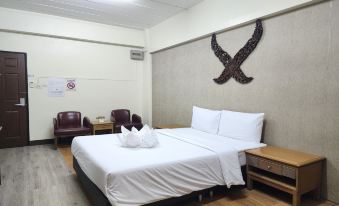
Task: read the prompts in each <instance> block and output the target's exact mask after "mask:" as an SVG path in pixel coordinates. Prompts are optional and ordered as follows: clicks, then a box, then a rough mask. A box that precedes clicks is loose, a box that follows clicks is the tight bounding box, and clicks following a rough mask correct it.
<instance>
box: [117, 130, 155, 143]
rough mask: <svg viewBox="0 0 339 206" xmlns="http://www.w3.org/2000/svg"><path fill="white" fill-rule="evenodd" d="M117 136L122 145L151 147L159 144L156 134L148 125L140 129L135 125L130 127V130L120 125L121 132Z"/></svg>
mask: <svg viewBox="0 0 339 206" xmlns="http://www.w3.org/2000/svg"><path fill="white" fill-rule="evenodd" d="M118 137H119V140H120V142H121V146H123V147H133V148H135V147H142V148H152V147H155V146H157V145H158V144H159V141H158V138H157V134H156V133H155V132H154V130H153V129H150V128H149V126H148V125H145V126H144V127H143V128H142V129H141V130H140V131H138V130H137V129H136V128H135V127H133V128H132V131H129V130H128V129H126V128H125V127H124V126H121V134H119V135H118Z"/></svg>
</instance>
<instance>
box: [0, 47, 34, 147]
mask: <svg viewBox="0 0 339 206" xmlns="http://www.w3.org/2000/svg"><path fill="white" fill-rule="evenodd" d="M26 79H27V78H26V54H22V53H14V52H2V51H0V148H5V147H20V146H25V145H27V143H28V112H27V108H28V106H27V83H26Z"/></svg>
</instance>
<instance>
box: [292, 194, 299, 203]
mask: <svg viewBox="0 0 339 206" xmlns="http://www.w3.org/2000/svg"><path fill="white" fill-rule="evenodd" d="M292 205H293V206H300V194H298V193H295V194H293V204H292Z"/></svg>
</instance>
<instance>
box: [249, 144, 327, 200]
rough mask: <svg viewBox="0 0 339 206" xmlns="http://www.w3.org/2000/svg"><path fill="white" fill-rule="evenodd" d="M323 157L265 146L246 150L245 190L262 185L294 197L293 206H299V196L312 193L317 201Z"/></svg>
mask: <svg viewBox="0 0 339 206" xmlns="http://www.w3.org/2000/svg"><path fill="white" fill-rule="evenodd" d="M324 160H325V158H324V157H321V156H317V155H313V154H307V153H303V152H299V151H295V150H290V149H285V148H281V147H273V146H267V147H263V148H259V149H253V150H247V151H246V161H247V188H248V189H249V190H251V189H252V188H253V181H257V182H261V183H263V184H266V185H269V186H271V187H274V188H276V189H279V190H282V191H284V192H287V193H290V194H292V195H293V204H292V205H293V206H300V204H301V203H300V196H301V195H303V194H305V193H307V192H310V191H313V194H314V195H315V197H316V199H320V188H321V178H322V170H323V165H324Z"/></svg>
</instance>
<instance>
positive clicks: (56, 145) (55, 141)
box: [54, 136, 58, 150]
mask: <svg viewBox="0 0 339 206" xmlns="http://www.w3.org/2000/svg"><path fill="white" fill-rule="evenodd" d="M54 146H55V149H56V150H57V149H58V137H57V136H55V138H54Z"/></svg>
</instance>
